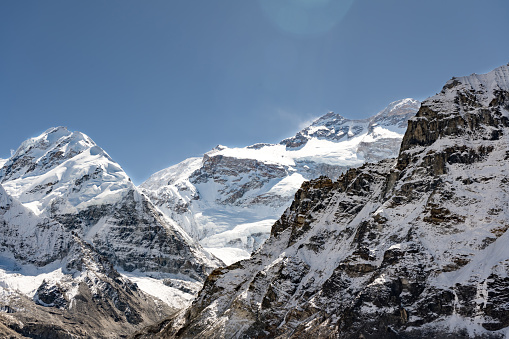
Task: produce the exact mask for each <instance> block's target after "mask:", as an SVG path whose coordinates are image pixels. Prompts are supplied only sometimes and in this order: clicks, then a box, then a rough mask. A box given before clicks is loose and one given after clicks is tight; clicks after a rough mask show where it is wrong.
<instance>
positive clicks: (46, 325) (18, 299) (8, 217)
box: [0, 127, 222, 338]
mask: <svg viewBox="0 0 509 339" xmlns="http://www.w3.org/2000/svg"><path fill="white" fill-rule="evenodd" d="M0 183H1V185H0V309H1V310H3V311H4V312H0V323H1V324H2V327H1V328H0V335H7V334H6V333H10V332H16V333H19V334H22V335H25V336H29V337H30V336H31V337H38V338H70V337H76V336H78V337H94V338H99V337H102V338H112V337H121V336H125V335H127V334H129V333H132V332H133V331H134V330H135V329H139V328H141V327H143V326H147V325H148V324H151V323H153V322H155V321H157V320H158V319H160V318H162V317H165V316H168V315H169V314H171V313H172V312H175V311H176V310H178V309H180V308H181V307H183V306H184V304H185V303H186V302H187V301H188V300H189V299H191V298H192V297H193V294H194V291H195V290H196V289H197V288H199V286H200V285H201V283H202V282H203V280H204V279H205V277H206V276H207V275H208V273H210V271H211V270H212V269H213V268H215V267H217V266H219V265H221V264H222V263H221V262H220V261H219V260H218V259H216V258H214V257H213V256H212V255H210V254H209V253H208V252H206V251H204V250H203V249H202V248H201V247H200V246H199V245H197V244H196V243H195V242H194V241H193V240H192V239H191V238H190V237H189V236H188V235H187V234H186V233H185V232H184V231H183V230H182V229H181V228H180V227H179V226H178V225H176V224H175V223H174V222H173V221H172V220H170V219H169V218H167V217H166V216H164V215H163V214H162V213H161V212H160V211H159V210H158V209H157V208H156V207H155V206H154V205H153V204H152V203H151V202H150V201H149V200H148V198H147V197H145V196H144V195H143V194H142V193H140V192H139V191H138V189H137V188H136V187H135V186H134V185H133V184H132V183H131V180H130V179H129V178H128V177H127V175H126V174H125V172H124V171H123V170H122V168H121V167H120V166H119V165H118V164H117V163H115V162H114V161H113V160H112V159H111V158H110V157H109V156H108V154H106V152H104V151H103V150H102V149H101V148H100V147H98V146H97V145H96V144H95V143H94V142H93V141H92V140H91V139H90V138H89V137H87V136H86V135H84V134H82V133H80V132H70V131H68V130H67V129H66V128H63V127H59V128H52V129H49V130H47V131H46V132H44V133H43V134H41V135H40V136H38V137H36V138H31V139H28V140H27V141H25V142H24V143H23V144H22V145H21V146H20V147H19V148H18V150H17V151H16V153H15V154H14V155H13V156H12V157H11V158H10V159H9V160H8V161H6V162H5V163H4V164H3V167H2V168H1V169H0ZM119 272H120V273H119ZM156 278H157V279H156ZM133 281H134V282H136V283H137V284H135V283H134V282H133ZM155 297H159V298H163V299H165V300H164V301H165V302H163V301H161V300H160V299H157V298H155ZM4 332H5V333H4Z"/></svg>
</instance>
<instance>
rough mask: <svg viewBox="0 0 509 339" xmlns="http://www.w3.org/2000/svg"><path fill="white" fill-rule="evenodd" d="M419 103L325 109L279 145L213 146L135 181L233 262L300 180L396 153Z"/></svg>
mask: <svg viewBox="0 0 509 339" xmlns="http://www.w3.org/2000/svg"><path fill="white" fill-rule="evenodd" d="M419 104H420V103H419V102H418V101H416V100H414V99H403V100H398V101H395V102H393V103H391V104H390V105H389V106H388V107H387V108H385V109H384V110H382V111H380V112H378V113H377V114H376V115H374V116H373V117H371V118H368V119H362V120H351V119H346V118H343V117H341V116H340V115H338V114H335V113H332V112H330V113H327V114H326V115H324V116H322V117H320V118H318V119H316V120H315V121H314V122H313V123H312V124H311V125H310V126H309V127H306V128H304V129H303V130H302V131H300V132H298V133H297V134H296V136H294V137H292V138H288V139H285V140H283V141H281V142H280V143H279V144H267V143H258V144H255V145H251V146H247V147H244V148H228V147H226V146H222V145H218V146H217V147H216V148H214V149H213V150H211V151H209V152H207V153H205V154H204V156H203V158H202V159H200V158H190V159H187V160H185V161H183V162H182V163H180V164H177V165H174V166H172V167H169V168H167V169H164V170H161V171H159V172H157V173H155V174H154V175H153V176H151V177H150V178H149V179H148V180H147V181H145V182H144V183H143V184H141V185H140V186H139V187H140V188H141V189H142V191H143V192H144V193H145V194H147V196H149V197H150V199H151V200H152V201H153V202H154V203H155V204H156V205H157V206H158V207H159V208H160V209H161V210H162V211H163V213H165V214H166V215H168V216H170V217H171V218H172V219H174V220H176V221H177V222H178V223H179V224H180V225H182V226H183V227H184V229H185V230H186V232H188V233H189V234H190V235H191V236H193V237H194V239H196V240H198V241H200V242H201V244H202V245H203V246H204V247H206V248H207V249H208V250H209V251H211V252H213V253H214V254H216V255H217V256H219V257H220V258H221V259H222V260H224V261H225V262H227V263H233V262H234V261H236V260H239V259H244V258H247V257H249V255H250V252H252V251H253V250H255V249H256V248H258V247H259V245H260V244H261V243H263V241H265V239H267V237H268V235H269V234H270V227H271V225H272V224H273V223H274V222H275V221H276V220H277V218H278V217H279V216H280V215H281V213H282V212H283V211H284V210H285V209H286V207H288V206H289V205H290V202H291V199H292V197H293V195H294V194H295V192H296V191H297V189H298V188H299V187H300V185H301V183H302V182H303V181H305V180H308V179H312V178H315V177H318V176H320V175H327V176H329V177H337V176H339V174H340V173H341V172H343V171H345V170H347V169H348V168H350V167H353V166H358V165H360V164H362V163H364V162H365V161H374V160H375V159H384V158H387V157H391V156H396V155H397V151H398V149H399V143H400V140H401V138H402V136H403V131H404V129H405V127H404V126H406V121H407V120H408V118H409V117H410V116H412V115H413V114H414V113H415V112H417V109H418V106H419ZM402 126H403V127H402ZM351 130H355V132H352V133H350V131H351ZM349 133H350V134H349ZM301 139H302V140H301ZM297 140H300V141H297ZM303 140H304V141H303ZM184 168H185V171H184V170H183V169H184Z"/></svg>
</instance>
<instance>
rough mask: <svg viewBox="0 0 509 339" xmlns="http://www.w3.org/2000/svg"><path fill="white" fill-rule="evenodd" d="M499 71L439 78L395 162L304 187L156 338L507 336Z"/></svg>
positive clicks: (505, 147) (508, 152) (506, 197)
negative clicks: (242, 256) (244, 256)
mask: <svg viewBox="0 0 509 339" xmlns="http://www.w3.org/2000/svg"><path fill="white" fill-rule="evenodd" d="M508 79H509V65H508V66H502V67H500V68H497V69H496V70H494V71H492V72H490V73H488V74H486V75H471V76H469V77H462V78H455V79H453V80H451V81H449V82H448V83H447V84H446V85H445V86H444V88H443V90H442V92H441V93H439V94H438V95H436V96H434V97H431V98H429V99H427V100H426V101H424V102H423V103H422V106H421V108H420V109H419V112H418V113H417V115H416V116H415V117H414V118H412V119H411V120H410V122H409V126H408V129H407V132H406V134H405V136H404V138H403V141H402V144H401V145H402V146H401V151H400V154H399V156H398V158H397V159H396V160H395V161H393V160H384V161H381V162H379V163H375V164H366V165H363V166H362V167H360V168H356V169H351V170H349V171H348V172H346V173H345V174H344V175H342V176H341V177H340V178H339V180H338V181H332V180H330V179H327V178H320V179H316V180H312V181H310V182H306V183H304V184H303V186H302V188H301V189H300V190H299V191H298V192H297V194H296V195H295V200H294V202H293V203H292V205H291V207H290V208H289V209H287V210H286V211H285V213H284V214H283V215H282V217H281V218H280V219H279V220H278V222H276V223H275V224H274V226H273V228H272V230H271V237H270V238H269V239H268V240H267V242H265V243H264V245H263V246H262V247H261V248H260V249H259V250H258V251H257V252H256V253H254V254H253V256H252V257H251V258H250V259H248V260H244V261H241V262H238V263H236V264H233V265H231V266H229V267H227V268H222V269H217V270H216V271H214V272H213V273H212V274H211V275H210V276H209V277H208V279H207V281H206V283H205V285H204V288H203V289H202V291H201V292H200V294H199V296H198V298H197V300H196V301H195V302H194V303H193V305H192V306H191V307H190V308H189V309H188V311H187V312H182V313H181V314H179V315H178V316H177V317H175V318H173V319H172V320H171V321H170V322H169V325H168V326H166V327H165V328H164V329H163V330H162V331H161V332H160V333H159V334H158V336H159V337H183V338H189V337H196V336H198V337H200V338H223V337H284V338H296V337H299V338H304V337H306V338H311V337H314V338H320V337H328V338H329V337H335V338H336V337H337V338H360V337H362V338H423V337H426V338H505V337H507V336H508V335H509V316H508V314H509V250H508V246H507V242H508V241H509V233H508V232H507V230H508V229H509V223H508V220H509V210H508V208H507V207H508V206H509V165H508V163H507V160H508V159H509V86H508V84H509V82H508ZM151 335H152V337H154V335H153V334H151ZM155 337H157V336H155Z"/></svg>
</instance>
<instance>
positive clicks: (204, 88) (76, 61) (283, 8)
mask: <svg viewBox="0 0 509 339" xmlns="http://www.w3.org/2000/svg"><path fill="white" fill-rule="evenodd" d="M508 17H509V1H507V0H483V1H468V0H440V1H435V0H427V1H414V0H383V1H379V0H342V1H339V0H330V1H328V0H285V1H283V0H249V1H247V0H246V1H240V0H215V1H212V0H173V1H167V0H165V1H155V0H149V1H131V0H116V1H115V0H108V1H103V0H101V1H98V0H88V1H69V0H61V1H53V0H45V1H35V0H32V1H30V0H25V1H15V0H5V1H2V2H0V121H1V123H0V145H1V147H0V158H7V157H8V156H9V152H10V150H11V149H16V148H17V147H18V146H19V144H20V143H21V142H22V141H23V140H25V139H27V138H29V137H32V136H36V135H38V134H39V133H41V132H43V131H44V130H46V129H47V128H49V127H52V126H59V125H63V126H67V127H68V128H69V129H71V130H79V131H82V132H84V133H86V134H88V135H89V136H90V137H92V139H94V140H95V141H96V143H98V144H99V146H101V147H102V148H104V149H105V150H106V151H107V152H108V153H109V154H110V155H111V156H112V157H113V158H114V159H115V160H116V161H117V162H119V163H120V165H122V167H123V168H124V169H125V170H126V172H127V173H128V174H129V175H130V176H131V177H132V178H133V181H134V182H135V183H137V184H139V183H141V182H142V181H143V180H145V179H146V178H148V176H149V175H150V174H152V173H154V172H155V171H157V170H160V169H163V168H165V167H168V166H170V165H173V164H175V163H178V162H180V161H181V160H184V159H185V158H187V157H190V156H199V155H201V154H203V153H204V152H207V151H208V150H210V149H211V148H213V147H214V146H216V145H217V144H223V145H227V146H247V145H250V144H253V143H256V142H278V141H280V140H281V139H283V138H285V137H288V136H291V135H293V134H294V133H295V132H296V131H297V130H298V128H299V126H300V125H301V124H302V123H303V122H305V121H308V120H309V119H311V118H313V117H317V116H320V115H322V114H325V113H326V112H327V111H329V110H332V111H334V112H337V113H340V114H342V115H343V116H345V117H348V118H365V117H368V116H370V115H373V114H375V113H376V112H377V111H379V110H381V109H382V108H384V107H385V106H386V105H387V104H388V103H389V102H391V101H394V100H397V99H401V98H406V97H414V98H416V99H424V98H426V97H427V96H430V95H433V94H435V93H436V92H438V91H440V89H441V87H442V85H443V84H444V83H445V81H447V80H448V79H449V78H451V77H452V76H461V75H468V74H471V73H474V72H475V73H484V72H487V71H489V70H491V69H493V68H495V67H497V66H500V65H502V64H505V63H508V62H509V44H508V43H507V35H508V33H509V20H508V19H507V18H508Z"/></svg>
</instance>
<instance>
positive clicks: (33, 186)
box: [0, 127, 132, 214]
mask: <svg viewBox="0 0 509 339" xmlns="http://www.w3.org/2000/svg"><path fill="white" fill-rule="evenodd" d="M0 182H1V183H2V184H3V186H4V188H5V190H6V191H7V192H8V193H9V194H10V195H12V196H13V197H15V198H16V199H18V200H19V201H20V202H21V203H23V204H26V205H27V207H29V208H30V209H32V211H33V212H35V213H36V214H40V213H42V212H43V211H47V210H48V209H50V208H51V206H53V205H54V204H55V203H56V201H57V200H62V201H66V204H67V205H68V206H67V207H66V211H67V208H68V209H70V210H74V208H78V209H79V208H81V207H84V206H85V205H87V204H90V203H91V202H93V201H95V202H97V203H99V202H104V200H103V199H104V198H106V196H108V198H107V199H110V198H111V197H112V194H113V195H118V194H120V193H121V192H122V191H123V189H125V188H129V187H131V186H132V184H131V183H130V181H129V178H128V176H127V175H126V174H125V173H124V171H123V170H122V168H121V167H120V166H119V165H118V164H117V163H116V162H114V161H113V160H112V159H111V158H110V157H109V156H108V154H107V153H106V152H105V151H104V150H102V149H101V148H100V147H99V146H97V145H96V143H95V142H94V141H93V140H92V139H90V138H89V137H88V136H87V135H85V134H83V133H81V132H71V131H69V130H68V129H67V128H66V127H53V128H50V129H48V130H46V131H45V132H44V133H42V134H40V135H39V136H37V137H34V138H30V139H27V140H26V141H24V142H23V143H22V144H21V146H20V147H19V148H18V149H17V151H16V152H15V154H14V155H13V156H12V157H11V158H10V159H9V160H8V161H7V162H6V163H5V164H4V165H3V166H2V168H1V169H0ZM55 199H56V200H55Z"/></svg>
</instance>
